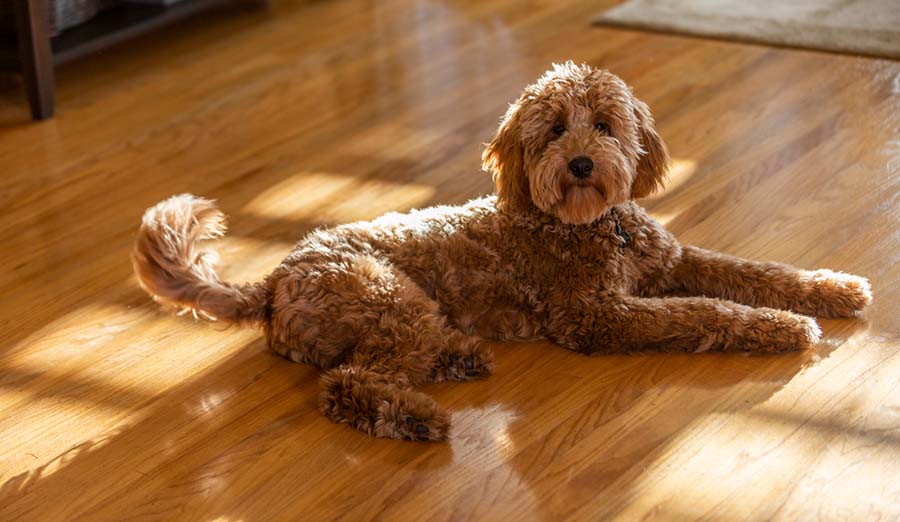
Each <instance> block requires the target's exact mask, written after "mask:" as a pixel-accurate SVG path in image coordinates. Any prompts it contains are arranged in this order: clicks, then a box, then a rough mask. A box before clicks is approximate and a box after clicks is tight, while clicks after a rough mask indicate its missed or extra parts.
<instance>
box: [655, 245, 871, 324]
mask: <svg viewBox="0 0 900 522" xmlns="http://www.w3.org/2000/svg"><path fill="white" fill-rule="evenodd" d="M672 276H673V279H674V281H673V285H674V287H675V289H678V290H682V291H687V292H689V293H690V294H694V295H703V296H708V297H718V298H721V299H728V300H730V301H735V302H739V303H743V304H746V305H749V306H767V307H770V308H780V309H783V310H793V311H795V312H798V313H801V314H808V315H815V316H818V317H851V316H854V315H856V314H857V313H858V312H860V311H862V309H863V308H865V307H866V305H868V304H869V303H870V302H871V301H872V292H871V289H870V286H869V282H868V281H867V280H866V279H865V278H863V277H859V276H855V275H850V274H844V273H841V272H832V271H831V270H814V271H809V270H800V269H798V268H794V267H792V266H790V265H785V264H782V263H772V262H760V261H750V260H746V259H740V258H737V257H733V256H729V255H726V254H721V253H718V252H711V251H709V250H704V249H702V248H698V247H694V246H685V247H684V248H683V249H682V257H681V261H680V263H679V264H678V265H677V266H676V267H675V270H674V272H673V273H672Z"/></svg>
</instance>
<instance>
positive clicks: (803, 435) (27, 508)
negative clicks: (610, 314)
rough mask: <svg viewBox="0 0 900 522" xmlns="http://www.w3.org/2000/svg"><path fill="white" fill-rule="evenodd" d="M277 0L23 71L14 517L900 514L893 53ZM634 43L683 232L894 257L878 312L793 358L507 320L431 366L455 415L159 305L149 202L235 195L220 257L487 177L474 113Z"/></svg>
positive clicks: (788, 249)
mask: <svg viewBox="0 0 900 522" xmlns="http://www.w3.org/2000/svg"><path fill="white" fill-rule="evenodd" d="M600 4H601V5H599V6H598V3H597V2H591V1H581V0H561V1H554V2H530V3H527V4H523V3H521V2H514V1H512V0H494V1H491V2H480V1H475V0H461V1H456V2H441V1H437V0H418V1H415V2H411V1H408V0H384V1H381V2H365V3H361V2H352V1H350V0H336V1H330V2H287V1H285V2H275V3H273V6H272V8H271V10H270V11H269V12H266V13H264V12H237V11H223V12H220V13H216V14H213V15H210V16H208V17H206V19H205V20H204V23H203V24H193V23H190V22H186V23H183V24H180V25H178V26H175V27H172V28H169V29H165V30H162V31H161V32H159V33H158V34H154V35H151V36H148V37H145V38H140V39H138V40H136V41H134V42H133V43H130V44H129V45H128V46H123V47H121V48H116V49H114V50H112V51H110V52H108V53H105V54H103V55H98V56H94V57H91V58H89V59H85V60H82V61H79V62H76V63H73V64H71V65H67V66H64V67H62V68H60V70H59V71H58V78H59V85H60V89H59V92H58V115H57V117H56V118H55V119H54V120H52V121H48V122H42V123H38V124H31V123H28V114H27V109H26V108H24V107H22V106H21V103H20V102H19V99H20V98H19V96H20V95H19V92H18V91H17V88H16V85H15V84H10V83H9V82H6V83H0V165H3V174H4V175H3V177H2V178H0V244H2V245H3V248H2V250H0V293H2V294H0V295H3V296H4V299H2V300H0V520H3V521H5V520H27V521H30V520H35V521H49V520H121V519H129V520H202V521H213V520H218V521H223V522H224V521H229V522H236V521H248V520H333V519H344V520H364V519H378V520H406V519H415V520H467V519H483V520H563V519H566V520H599V519H616V518H617V519H620V520H638V519H659V520H669V521H671V520H697V519H710V520H769V519H774V520H895V519H898V518H900V483H898V481H897V480H896V477H897V476H900V393H898V392H900V378H898V375H900V341H898V336H900V317H898V299H900V284H898V283H900V268H898V260H900V256H898V252H900V226H898V224H900V137H898V132H900V64H898V63H896V62H890V61H884V60H872V59H864V58H855V57H848V56H835V55H827V54H821V53H813V52H802V51H787V50H781V49H770V48H766V47H760V46H751V45H743V44H734V43H724V42H713V41H704V40H700V39H692V38H685V37H677V36H666V35H659V34H642V33H639V32H633V31H624V30H615V29H601V28H595V27H591V26H590V25H589V20H590V17H591V15H593V14H595V13H596V12H597V11H598V10H599V9H602V7H603V5H602V4H603V2H601V3H600ZM569 58H571V59H574V60H577V61H586V62H589V63H591V64H594V65H599V66H604V67H607V68H610V69H611V70H613V71H614V72H616V73H617V74H619V75H620V76H622V77H623V78H624V79H625V80H626V81H627V82H629V83H630V84H631V85H632V86H633V87H634V90H635V92H636V93H637V95H638V96H639V97H641V98H642V99H644V100H645V101H647V102H648V103H649V104H650V106H651V107H652V108H653V110H654V113H655V115H656V119H657V121H658V127H659V129H660V132H661V134H662V135H663V137H664V138H665V139H666V140H667V141H668V144H669V148H670V150H671V152H672V153H673V156H674V157H675V159H676V164H675V165H676V168H675V170H674V172H673V177H672V178H673V179H672V180H671V183H670V185H669V188H668V189H667V190H666V191H665V192H664V193H662V194H660V195H658V196H656V197H654V198H652V199H649V200H647V201H646V206H647V207H648V209H649V210H650V211H651V212H652V213H653V214H654V215H655V216H656V217H657V218H659V219H660V220H662V221H664V222H665V223H667V226H668V227H669V228H670V229H671V230H672V231H673V232H675V233H676V234H677V235H678V236H679V237H680V238H681V239H682V240H683V241H685V242H689V243H694V244H697V245H700V246H703V247H706V248H711V249H717V250H723V251H726V252H729V253H731V254H735V255H740V256H746V257H755V258H764V259H771V260H777V261H784V262H790V263H795V264H798V265H802V266H805V267H810V268H813V267H829V268H833V269H839V270H845V271H849V272H854V273H859V274H863V275H866V276H868V277H869V278H870V279H871V281H872V283H873V286H874V292H875V303H874V305H873V306H872V307H871V309H870V310H868V311H867V313H866V315H865V317H864V318H861V319H858V320H852V321H845V320H844V321H836V320H835V321H823V329H824V332H825V341H824V342H823V343H821V344H820V345H819V346H817V347H816V349H815V350H812V351H810V352H808V353H797V354H789V355H784V356H768V357H745V356H741V355H723V354H701V355H690V356H688V355H635V356H629V357H621V356H616V357H596V358H585V357H580V356H577V355H575V354H572V353H569V352H566V351H564V350H561V349H559V348H555V347H553V346H550V345H547V344H543V343H532V344H518V345H512V344H510V345H498V346H497V347H496V352H497V355H498V364H497V371H496V374H495V375H494V376H493V377H491V378H490V379H488V380H486V381H483V382H475V383H466V384H448V385H443V384H442V385H435V386H432V387H431V388H430V389H429V390H428V391H429V393H433V394H434V395H435V396H436V397H437V398H438V400H439V401H440V402H441V403H442V404H444V405H446V406H447V407H449V408H451V409H452V410H453V411H454V414H453V422H454V428H453V432H452V435H451V441H450V442H449V443H448V444H443V445H420V444H411V443H402V442H395V441H383V440H375V439H371V438H368V437H365V436H363V435H361V434H359V433H357V432H355V431H353V430H351V429H349V428H345V427H340V426H336V425H333V424H331V423H330V422H328V421H327V420H326V419H324V418H323V417H321V416H319V415H318V413H317V412H316V411H315V395H316V384H315V372H314V371H313V370H312V369H310V368H307V367H303V366H298V365H293V364H290V363H288V362H286V361H284V360H282V359H280V358H278V357H275V356H273V355H271V354H269V353H268V352H267V351H266V350H265V347H264V343H263V342H262V340H261V338H260V335H259V333H258V332H255V331H248V330H235V329H232V330H224V331H223V330H222V329H221V328H217V327H215V326H209V325H204V324H200V323H194V322H192V321H190V320H188V319H185V318H176V317H170V316H169V315H167V314H165V313H163V312H160V311H159V310H158V309H157V307H156V306H155V305H154V304H152V303H151V302H150V301H149V299H147V297H146V296H145V295H144V294H143V293H142V292H141V291H140V289H139V288H138V287H137V285H136V283H135V281H134V279H133V277H132V275H131V270H130V264H129V262H128V251H129V247H130V243H131V240H132V237H133V234H134V231H135V230H136V226H137V223H138V219H139V217H140V215H141V213H142V211H143V210H144V209H145V208H146V207H147V206H149V205H151V204H153V203H155V202H157V201H158V200H160V199H162V198H164V197H166V196H169V195H171V194H173V193H179V192H194V193H197V194H202V195H206V196H210V197H214V198H217V199H218V200H219V201H220V205H221V207H222V208H223V209H224V210H225V211H226V213H227V214H229V216H230V220H231V224H232V229H231V231H230V234H229V236H228V237H227V238H226V239H225V240H223V241H222V242H221V253H222V257H223V259H224V260H225V265H226V268H225V269H224V271H223V274H224V276H225V277H227V278H228V279H230V280H251V279H255V278H258V277H260V276H262V275H264V274H265V273H267V271H268V270H270V269H271V268H272V267H273V266H274V265H275V264H276V263H277V262H278V261H279V260H280V259H281V257H282V256H284V255H285V253H286V252H288V251H289V249H290V245H291V243H292V242H293V241H294V240H296V238H297V237H299V236H300V235H301V234H303V233H305V232H307V231H309V230H311V229H312V228H314V227H316V226H319V225H322V224H330V223H339V222H344V221H347V220H355V219H366V218H371V217H375V216H376V215H378V214H380V213H382V212H385V211H387V210H406V209H408V208H412V207H419V206H425V205H431V204H436V203H458V202H462V201H465V200H466V199H468V198H471V197H474V196H477V195H481V194H483V193H486V192H488V191H489V190H490V189H491V183H490V179H489V177H488V176H487V175H486V174H483V173H481V172H480V169H479V156H480V151H481V143H483V142H484V141H486V140H488V139H489V138H490V136H491V134H492V132H493V130H494V126H495V125H496V122H497V120H498V118H499V116H500V115H501V114H502V112H503V111H504V110H505V108H506V104H507V103H508V102H509V101H510V100H512V99H513V98H514V97H515V96H516V95H517V94H518V92H519V91H520V89H521V88H522V87H523V86H524V85H525V84H526V83H527V82H529V81H530V80H532V79H534V78H535V77H536V76H537V75H538V74H539V73H540V72H542V71H543V70H544V69H546V68H547V66H548V64H549V63H550V62H552V61H554V60H556V61H559V60H565V59H569Z"/></svg>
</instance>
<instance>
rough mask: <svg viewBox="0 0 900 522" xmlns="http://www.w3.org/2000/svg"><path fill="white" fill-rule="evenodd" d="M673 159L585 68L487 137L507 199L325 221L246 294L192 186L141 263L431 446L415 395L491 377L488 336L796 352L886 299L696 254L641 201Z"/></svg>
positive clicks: (331, 393)
mask: <svg viewBox="0 0 900 522" xmlns="http://www.w3.org/2000/svg"><path fill="white" fill-rule="evenodd" d="M575 158H581V159H580V160H579V162H577V163H576V162H573V161H572V160H573V159H575ZM585 158H587V160H589V161H587V160H586V159H585ZM570 162H572V163H573V165H574V166H572V167H570ZM667 163H668V154H667V152H666V148H665V146H664V144H663V142H662V140H661V139H660V137H659V135H658V134H657V132H656V130H655V129H654V127H653V119H652V118H651V116H650V113H649V110H648V109H647V106H646V105H645V104H644V103H642V102H641V101H639V100H637V99H636V98H635V97H634V96H633V94H632V93H631V90H630V89H629V88H628V86H626V85H625V83H624V82H622V80H620V79H619V78H618V77H616V76H614V75H613V74H611V73H609V72H606V71H601V70H596V69H592V68H590V67H587V66H576V65H574V64H572V63H571V62H570V63H567V64H564V65H557V66H554V68H553V69H552V70H551V71H548V72H547V73H546V74H545V75H544V76H542V77H541V78H540V79H539V80H538V81H537V82H536V83H535V84H533V85H531V86H529V87H528V88H526V89H525V92H524V93H523V94H522V96H521V97H520V98H519V99H518V100H517V101H516V102H515V103H514V104H513V105H512V106H511V107H510V109H509V111H508V112H507V113H506V116H505V117H504V118H503V120H502V122H501V124H500V128H499V130H498V132H497V134H496V136H495V137H494V139H493V141H492V142H491V143H490V144H489V145H488V146H487V149H486V150H485V153H484V165H485V168H486V169H488V170H490V171H491V172H492V173H493V175H494V178H495V180H496V185H497V195H496V196H490V197H485V198H481V199H477V200H474V201H471V202H469V203H467V204H465V205H462V206H457V207H434V208H429V209H424V210H417V211H412V212H410V213H408V214H388V215H385V216H383V217H381V218H378V219H376V220H374V221H370V222H362V223H353V224H349V225H343V226H338V227H334V228H328V229H320V230H316V231H314V232H312V233H310V234H309V235H308V236H307V237H306V238H304V239H303V240H301V241H300V242H299V243H298V245H297V247H296V249H295V250H294V251H293V252H292V253H291V254H290V255H289V256H288V257H287V259H285V260H284V261H283V262H282V263H281V265H280V266H278V267H277V268H276V269H275V270H274V271H273V272H272V273H271V274H270V275H269V276H268V277H267V278H266V279H265V280H264V281H262V282H260V283H257V284H254V285H244V286H237V285H232V284H229V283H224V282H222V281H220V280H219V279H218V277H217V276H216V274H215V272H214V271H213V259H214V258H213V256H212V254H211V253H209V252H206V251H203V250H200V249H198V247H197V243H198V242H199V241H201V240H203V239H207V238H212V237H217V236H219V235H220V234H221V232H222V230H223V227H222V216H221V214H219V213H218V211H216V210H215V209H214V207H213V206H212V203H211V202H210V201H208V200H205V199H200V198H196V197H193V196H190V195H182V196H175V197H173V198H171V199H169V200H166V201H164V202H162V203H160V204H158V205H157V206H155V207H153V208H151V209H150V210H148V211H147V213H146V214H145V216H144V222H143V224H142V226H141V229H140V232H139V234H138V238H137V242H136V244H135V250H134V256H133V259H134V266H135V271H136V273H137V275H138V278H139V279H140V281H141V284H142V286H143V287H144V288H145V289H146V290H147V291H148V292H150V293H151V294H152V295H154V296H155V297H156V299H158V300H160V301H162V302H164V303H169V304H172V305H175V306H178V307H181V308H185V309H187V310H190V311H193V312H194V313H196V314H197V315H200V316H203V317H209V318H216V319H218V320H221V321H225V322H228V323H244V324H247V323H253V324H258V325H260V326H261V327H262V328H263V329H264V331H265V334H266V339H267V340H268V343H269V345H270V346H271V348H272V349H273V350H274V351H275V352H277V353H279V354H281V355H282V356H284V357H286V358H288V359H290V360H292V361H295V362H301V363H308V364H312V365H314V366H316V367H318V368H321V369H322V370H323V374H322V377H321V385H322V394H321V397H320V400H319V405H320V410H321V411H322V413H323V414H325V415H326V416H328V417H329V418H331V419H332V420H334V421H337V422H344V423H347V424H350V425H351V426H353V427H355V428H357V429H359V430H362V431H364V432H366V433H369V434H372V435H376V436H380V437H388V438H400V439H415V440H442V439H445V438H446V436H447V429H448V427H449V416H448V414H447V412H446V411H445V410H443V409H442V408H441V407H440V406H439V405H438V404H437V403H436V402H435V401H434V399H432V398H431V397H429V396H428V395H425V394H423V393H421V392H418V391H416V390H415V387H417V386H418V385H420V384H423V383H426V382H434V381H443V380H458V381H462V380H467V379H475V378H479V377H483V376H486V375H488V374H490V372H491V370H492V367H493V362H492V356H491V352H490V351H489V350H488V349H487V348H486V347H485V345H484V344H482V342H481V340H482V339H501V340H502V339H533V338H545V339H549V340H552V341H553V342H556V343H558V344H560V345H562V346H564V347H566V348H569V349H572V350H577V351H579V352H583V353H589V354H595V353H601V354H602V353H616V352H629V351H634V350H646V349H661V350H685V351H704V350H752V351H784V350H796V349H802V348H806V347H808V346H810V345H811V344H813V343H815V342H817V340H818V338H819V328H818V325H817V324H816V322H815V320H813V319H811V318H809V317H806V316H804V315H798V314H809V315H820V316H826V317H847V316H852V315H854V314H857V313H858V312H859V311H861V310H862V309H863V308H864V307H865V306H866V305H867V304H868V303H869V302H870V301H871V293H870V290H869V284H868V282H867V281H866V280H865V279H863V278H861V277H856V276H852V275H847V274H842V273H835V272H831V271H828V270H818V271H814V272H809V271H804V270H799V269H796V268H793V267H790V266H787V265H783V264H778V263H760V262H756V261H747V260H743V259H738V258H734V257H731V256H727V255H724V254H718V253H714V252H709V251H706V250H703V249H700V248H697V247H693V246H682V245H680V244H679V243H678V241H677V240H676V239H675V238H674V237H673V236H672V235H670V234H669V233H668V232H666V231H665V230H664V229H663V227H662V226H661V225H660V224H659V223H657V222H656V221H654V220H653V219H652V218H651V217H649V216H648V215H647V214H646V213H645V212H644V211H643V209H641V207H639V206H638V205H637V204H635V203H634V202H633V201H632V199H633V198H635V197H641V196H645V195H647V194H649V193H651V192H652V191H653V190H655V189H656V188H658V187H659V186H660V185H661V184H662V182H663V180H664V178H665V174H666V166H667ZM672 294H677V295H681V296H685V295H686V296H687V297H668V296H669V295H672Z"/></svg>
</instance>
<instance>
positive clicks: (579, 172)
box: [569, 156, 594, 179]
mask: <svg viewBox="0 0 900 522" xmlns="http://www.w3.org/2000/svg"><path fill="white" fill-rule="evenodd" d="M569 170H571V171H572V175H573V176H575V177H576V178H578V179H582V178H586V177H588V176H590V175H591V171H593V170H594V162H593V161H591V158H589V157H587V156H578V157H577V158H572V161H570V162H569Z"/></svg>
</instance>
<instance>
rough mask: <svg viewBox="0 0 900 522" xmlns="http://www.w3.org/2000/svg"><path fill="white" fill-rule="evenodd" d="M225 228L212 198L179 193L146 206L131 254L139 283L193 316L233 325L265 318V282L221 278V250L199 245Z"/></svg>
mask: <svg viewBox="0 0 900 522" xmlns="http://www.w3.org/2000/svg"><path fill="white" fill-rule="evenodd" d="M224 233H225V216H224V215H223V214H222V213H221V212H219V210H218V209H216V206H215V204H214V203H213V202H212V201H211V200H208V199H203V198H199V197H196V196H192V195H190V194H181V195H178V196H172V197H171V198H169V199H167V200H165V201H162V202H161V203H158V204H157V205H156V206H154V207H151V208H149V209H147V211H146V212H144V218H143V222H142V223H141V228H140V230H139V231H138V236H137V239H136V240H135V243H134V250H133V252H132V254H131V260H132V264H133V265H134V272H135V274H136V275H137V277H138V281H140V283H141V287H143V288H144V290H146V291H147V292H148V293H149V294H150V295H152V296H153V298H154V299H155V300H157V301H159V302H162V303H164V304H168V305H172V306H175V307H178V308H181V309H182V310H183V311H187V312H191V313H193V314H194V315H195V316H200V317H203V318H206V319H210V320H220V321H224V322H227V323H232V324H252V323H258V322H260V321H262V320H263V319H264V318H265V316H266V310H267V308H268V300H269V297H268V292H267V291H266V289H265V287H264V286H263V285H262V284H256V285H240V286H239V285H234V284H231V283H226V282H223V281H220V280H219V278H218V276H217V275H216V272H215V264H216V262H217V261H218V255H216V253H215V252H212V251H209V250H204V249H201V248H200V247H199V243H200V242H201V241H203V240H204V239H213V238H218V237H221V236H222V235H223V234H224Z"/></svg>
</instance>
